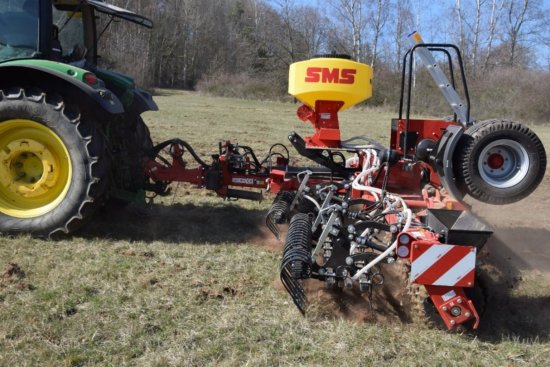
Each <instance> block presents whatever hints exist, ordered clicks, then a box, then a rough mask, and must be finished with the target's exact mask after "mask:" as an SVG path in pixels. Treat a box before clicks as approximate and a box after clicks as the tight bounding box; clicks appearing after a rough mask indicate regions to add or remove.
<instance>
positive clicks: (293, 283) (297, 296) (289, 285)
mask: <svg viewBox="0 0 550 367" xmlns="http://www.w3.org/2000/svg"><path fill="white" fill-rule="evenodd" d="M281 282H282V283H283V286H284V287H285V289H286V291H287V292H288V294H289V295H290V298H292V302H294V304H295V305H296V307H298V310H300V313H301V314H302V315H305V314H306V306H307V297H306V295H305V292H304V288H303V287H302V285H301V284H300V282H299V281H297V280H296V279H294V278H293V277H292V275H291V273H290V272H289V271H288V269H286V268H283V269H281Z"/></svg>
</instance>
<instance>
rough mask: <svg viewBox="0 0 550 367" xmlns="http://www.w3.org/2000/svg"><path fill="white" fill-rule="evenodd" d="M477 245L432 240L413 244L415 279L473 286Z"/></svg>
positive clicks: (418, 281)
mask: <svg viewBox="0 0 550 367" xmlns="http://www.w3.org/2000/svg"><path fill="white" fill-rule="evenodd" d="M475 267H476V248H475V247H474V246H457V245H443V244H435V245H434V244H430V243H417V244H414V246H412V254H411V282H413V283H417V284H424V285H439V286H449V287H473V285H474V277H475Z"/></svg>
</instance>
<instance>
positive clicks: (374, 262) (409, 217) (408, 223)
mask: <svg viewBox="0 0 550 367" xmlns="http://www.w3.org/2000/svg"><path fill="white" fill-rule="evenodd" d="M405 214H406V215H407V219H406V221H405V226H404V227H403V230H402V232H405V231H406V230H407V229H409V227H410V226H411V221H412V211H411V210H410V209H407V210H405ZM396 248H397V239H396V240H395V241H394V242H393V243H392V245H391V246H390V247H388V248H387V250H386V251H384V252H382V253H381V254H380V255H378V256H377V257H376V258H375V259H374V260H372V261H371V262H370V263H368V264H367V265H365V266H364V267H362V268H361V270H359V271H358V272H357V273H356V274H355V275H354V276H353V277H352V278H351V279H352V280H357V279H359V278H360V277H361V275H363V274H365V273H366V272H367V271H369V269H371V268H372V267H373V266H376V265H377V264H378V263H379V262H380V261H382V260H384V259H385V258H386V257H387V256H388V255H389V254H390V253H391V252H392V251H394V250H395V249H396Z"/></svg>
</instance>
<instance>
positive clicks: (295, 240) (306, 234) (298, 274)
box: [280, 213, 312, 315]
mask: <svg viewBox="0 0 550 367" xmlns="http://www.w3.org/2000/svg"><path fill="white" fill-rule="evenodd" d="M311 238H312V232H311V219H310V217H309V215H307V214H305V213H297V214H296V215H295V216H293V217H292V220H291V221H290V225H289V227H288V235H287V238H286V241H285V247H284V250H283V259H282V261H281V275H280V277H281V282H282V283H283V285H284V287H285V289H286V290H287V292H288V294H289V295H290V297H291V298H292V301H293V302H294V304H295V305H296V307H298V309H299V310H300V312H301V313H302V314H303V315H304V314H305V310H306V305H307V297H306V294H305V291H304V288H303V287H302V284H301V282H300V280H302V279H308V278H310V277H311V265H312V258H311Z"/></svg>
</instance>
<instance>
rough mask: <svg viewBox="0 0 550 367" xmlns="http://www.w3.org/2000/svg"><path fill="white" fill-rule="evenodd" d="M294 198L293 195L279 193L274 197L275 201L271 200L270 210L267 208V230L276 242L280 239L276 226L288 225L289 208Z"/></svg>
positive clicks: (283, 192)
mask: <svg viewBox="0 0 550 367" xmlns="http://www.w3.org/2000/svg"><path fill="white" fill-rule="evenodd" d="M295 196H296V194H295V193H291V192H288V191H280V192H279V193H278V194H277V196H276V197H275V200H273V204H271V208H269V211H268V212H267V215H266V216H265V224H266V225H267V228H269V230H270V231H271V232H272V233H273V235H274V236H275V237H276V238H277V239H278V240H280V239H281V238H280V234H281V231H280V230H279V227H278V226H277V224H283V223H288V221H289V219H290V206H291V204H292V201H293V200H294V197H295Z"/></svg>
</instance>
